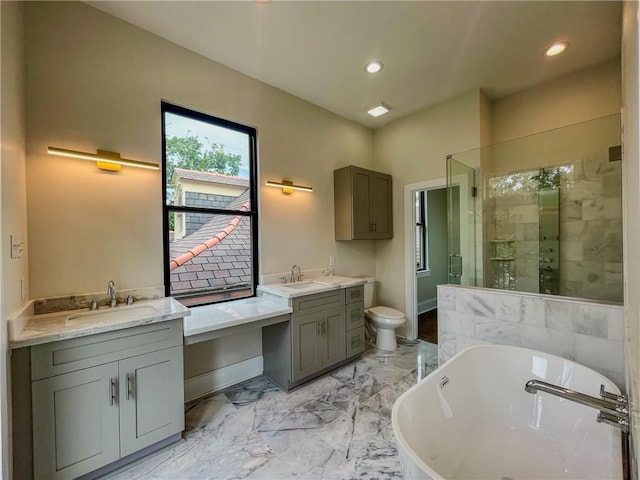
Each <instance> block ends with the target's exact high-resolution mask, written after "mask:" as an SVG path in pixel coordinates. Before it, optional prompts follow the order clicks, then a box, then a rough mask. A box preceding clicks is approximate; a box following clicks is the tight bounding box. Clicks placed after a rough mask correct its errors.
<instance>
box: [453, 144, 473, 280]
mask: <svg viewBox="0 0 640 480" xmlns="http://www.w3.org/2000/svg"><path fill="white" fill-rule="evenodd" d="M475 176H476V175H475V170H474V169H473V168H471V167H469V166H467V165H465V164H464V163H462V162H460V161H458V160H456V159H455V158H454V157H453V156H452V155H449V156H448V157H447V233H448V235H447V243H448V253H449V259H448V260H449V283H451V284H456V285H468V286H475V285H476V201H475V200H476V192H477V189H476V178H475Z"/></svg>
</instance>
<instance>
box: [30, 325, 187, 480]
mask: <svg viewBox="0 0 640 480" xmlns="http://www.w3.org/2000/svg"><path fill="white" fill-rule="evenodd" d="M31 371H32V375H31V376H32V385H31V390H32V416H33V461H34V477H35V478H47V479H68V478H76V477H78V476H80V475H84V474H86V473H89V472H93V471H94V470H96V469H99V468H101V467H103V466H105V465H108V464H111V463H113V462H116V461H118V460H120V459H124V458H125V457H127V456H129V455H132V454H134V453H135V452H138V451H140V450H142V449H144V448H146V447H149V446H151V445H153V444H156V443H158V442H161V441H163V440H165V439H167V438H168V437H171V436H172V435H176V434H178V437H179V434H180V432H181V431H182V430H183V429H184V380H183V377H184V374H183V354H182V319H179V320H173V321H170V322H164V323H156V324H151V325H145V326H141V327H134V328H128V329H123V330H118V331H115V332H108V333H101V334H96V335H90V336H87V337H82V338H75V339H70V340H63V341H59V342H53V343H49V344H44V345H38V346H35V347H32V348H31Z"/></svg>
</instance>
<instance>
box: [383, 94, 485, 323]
mask: <svg viewBox="0 0 640 480" xmlns="http://www.w3.org/2000/svg"><path fill="white" fill-rule="evenodd" d="M481 95H482V94H481V93H480V91H479V90H475V91H473V92H470V93H467V94H465V95H461V96H459V97H456V98H453V99H450V100H447V101H445V102H442V103H440V104H438V105H435V106H434V107H431V108H428V109H426V110H422V111H420V112H418V113H415V114H413V115H410V116H408V117H404V118H401V119H400V120H396V121H395V122H392V123H391V124H389V125H387V126H385V127H383V128H380V129H378V130H376V131H375V133H374V155H375V156H374V165H373V168H374V170H379V171H381V172H384V173H389V174H391V175H392V176H393V239H391V240H378V241H377V242H376V280H377V281H378V303H379V304H380V305H386V306H389V307H392V308H397V309H398V310H401V311H404V310H405V303H404V302H405V274H404V268H405V251H404V250H405V240H404V229H405V226H404V214H403V208H404V198H403V195H404V185H407V184H411V183H416V182H420V181H425V180H434V179H440V178H444V177H445V174H446V164H445V157H446V156H447V154H450V153H455V152H460V151H465V150H469V149H472V148H477V147H479V146H480V113H479V109H480V98H481ZM442 228H446V225H442ZM379 272H384V274H381V273H379ZM405 327H407V325H405Z"/></svg>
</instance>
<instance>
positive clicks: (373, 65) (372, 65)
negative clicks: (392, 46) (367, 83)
mask: <svg viewBox="0 0 640 480" xmlns="http://www.w3.org/2000/svg"><path fill="white" fill-rule="evenodd" d="M383 68H384V64H383V63H382V62H380V61H378V60H375V61H373V62H369V63H367V64H366V65H365V66H364V69H365V70H366V71H367V73H378V72H379V71H380V70H382V69H383Z"/></svg>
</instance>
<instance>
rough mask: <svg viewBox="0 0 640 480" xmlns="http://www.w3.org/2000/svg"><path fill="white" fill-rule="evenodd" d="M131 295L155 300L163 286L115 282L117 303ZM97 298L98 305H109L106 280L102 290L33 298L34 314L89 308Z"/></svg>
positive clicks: (140, 298) (162, 290)
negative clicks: (123, 286)
mask: <svg viewBox="0 0 640 480" xmlns="http://www.w3.org/2000/svg"><path fill="white" fill-rule="evenodd" d="M129 295H131V296H132V297H133V299H134V301H136V302H138V301H141V300H155V299H157V298H163V297H164V286H162V285H160V286H157V287H148V288H129V289H122V290H120V289H119V288H118V284H117V283H116V300H117V301H118V304H121V303H126V301H127V297H128V296H129ZM94 299H95V300H97V301H98V305H99V306H100V307H101V308H102V307H108V306H109V301H110V299H109V295H108V294H107V282H105V287H104V291H102V292H95V293H83V294H79V295H66V296H61V297H49V298H40V299H37V300H33V312H34V315H42V314H47V313H56V312H66V311H68V310H78V309H82V308H89V305H91V301H92V300H94Z"/></svg>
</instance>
